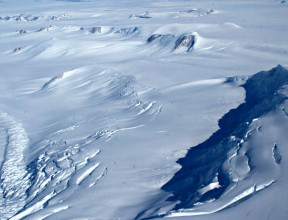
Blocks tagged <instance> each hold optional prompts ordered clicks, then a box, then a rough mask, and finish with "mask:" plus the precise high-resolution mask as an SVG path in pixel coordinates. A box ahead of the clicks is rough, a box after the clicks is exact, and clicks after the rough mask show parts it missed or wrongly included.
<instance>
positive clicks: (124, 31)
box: [114, 27, 139, 36]
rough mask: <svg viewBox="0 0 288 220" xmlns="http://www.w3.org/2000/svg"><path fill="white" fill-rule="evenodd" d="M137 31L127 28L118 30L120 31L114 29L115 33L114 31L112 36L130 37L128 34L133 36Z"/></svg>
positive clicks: (134, 28) (133, 28)
mask: <svg viewBox="0 0 288 220" xmlns="http://www.w3.org/2000/svg"><path fill="white" fill-rule="evenodd" d="M138 30H139V28H138V27H127V28H120V29H118V30H117V29H116V31H114V34H124V35H126V36H127V35H130V34H134V33H136V32H137V31H138Z"/></svg>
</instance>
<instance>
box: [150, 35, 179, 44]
mask: <svg viewBox="0 0 288 220" xmlns="http://www.w3.org/2000/svg"><path fill="white" fill-rule="evenodd" d="M174 38H175V36H174V35H172V34H152V35H151V36H150V37H149V38H148V39H147V43H152V42H156V40H157V41H159V42H160V44H161V45H162V46H165V45H166V44H168V43H169V42H171V41H172V39H174Z"/></svg>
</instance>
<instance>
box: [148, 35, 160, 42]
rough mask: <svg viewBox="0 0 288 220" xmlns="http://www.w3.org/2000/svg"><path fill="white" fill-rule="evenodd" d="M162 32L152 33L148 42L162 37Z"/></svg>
mask: <svg viewBox="0 0 288 220" xmlns="http://www.w3.org/2000/svg"><path fill="white" fill-rule="evenodd" d="M162 36H163V35H162V34H152V35H151V36H150V37H149V38H148V39H147V43H151V42H152V41H154V40H156V39H157V38H159V37H162Z"/></svg>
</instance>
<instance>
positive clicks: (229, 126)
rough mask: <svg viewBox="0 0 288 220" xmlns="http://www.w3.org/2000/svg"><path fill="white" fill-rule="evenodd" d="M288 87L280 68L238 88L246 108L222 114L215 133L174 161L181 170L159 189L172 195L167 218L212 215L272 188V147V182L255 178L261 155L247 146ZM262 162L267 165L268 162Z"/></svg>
mask: <svg viewBox="0 0 288 220" xmlns="http://www.w3.org/2000/svg"><path fill="white" fill-rule="evenodd" d="M287 83H288V70H286V69H284V68H283V67H282V66H280V65H278V66H277V67H275V68H273V69H271V70H270V71H262V72H259V73H257V74H255V75H253V76H252V77H250V78H249V79H248V80H247V81H246V83H245V84H244V85H243V87H244V89H245V90H246V99H245V103H243V104H241V105H239V106H238V107H237V108H236V109H232V110H230V111H229V112H228V113H227V114H225V115H224V116H223V117H222V118H221V119H220V120H219V123H218V124H219V127H220V129H219V130H218V131H217V132H215V133H214V134H213V135H212V136H211V137H210V138H209V139H207V140H206V141H205V142H203V143H201V144H199V145H197V146H194V147H192V148H191V149H190V150H189V151H188V153H187V155H186V156H185V157H184V158H181V159H179V160H178V161H177V163H179V164H180V165H181V166H182V168H181V169H180V170H179V171H178V172H177V173H176V174H175V175H174V177H173V178H172V179H171V180H170V181H168V182H167V183H166V184H165V185H164V186H163V187H162V190H163V191H165V192H168V193H169V194H172V195H173V196H170V197H169V198H168V200H167V201H170V202H171V201H172V202H175V203H176V205H175V206H174V208H173V209H172V210H171V211H172V212H169V213H170V214H169V215H172V216H179V215H201V214H209V213H213V212H216V211H219V210H221V209H224V208H227V207H229V206H231V205H232V204H237V203H239V202H241V201H242V200H243V199H245V198H247V197H248V196H251V195H253V194H254V193H255V192H257V191H260V190H262V189H265V188H266V187H268V186H269V185H271V184H273V183H274V182H275V178H276V177H275V176H274V173H276V171H277V165H279V163H280V162H281V154H280V152H279V150H278V148H277V145H274V146H271V148H270V153H271V160H273V161H274V162H273V163H271V165H270V168H269V170H273V172H270V171H267V172H268V173H269V175H271V176H270V177H265V178H263V177H261V175H258V174H255V173H257V172H261V171H262V172H263V170H261V169H257V165H259V164H261V163H257V161H256V162H255V160H259V158H261V156H259V154H258V156H257V155H256V153H255V152H257V151H259V152H261V150H262V151H263V149H260V150H259V149H254V148H255V146H254V147H253V146H249V144H248V145H247V144H246V143H247V142H248V141H249V139H250V138H251V137H252V136H253V135H255V133H256V132H261V125H258V124H257V119H258V118H259V117H261V116H263V115H264V114H266V113H268V112H270V111H272V110H274V109H275V108H277V107H278V106H279V105H280V104H281V103H282V102H284V101H285V100H286V99H287V96H286V95H285V93H283V92H282V91H281V89H283V86H284V85H286V84H287ZM248 143H249V142H248ZM249 147H250V148H249ZM259 152H258V153H259ZM258 157H259V158H258ZM261 159H263V160H267V157H264V158H261ZM263 163H266V162H264V161H262V164H263ZM267 164H270V162H269V161H267ZM260 166H261V165H260ZM265 172H266V171H265ZM213 203H214V205H212V204H213ZM158 208H159V207H156V208H155V207H153V208H148V209H147V210H145V211H143V212H141V213H140V214H139V215H138V216H137V217H136V219H143V218H147V217H148V218H150V217H151V216H155V215H156V216H157V215H158V216H163V214H161V213H159V212H158Z"/></svg>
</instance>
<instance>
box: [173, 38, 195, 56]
mask: <svg viewBox="0 0 288 220" xmlns="http://www.w3.org/2000/svg"><path fill="white" fill-rule="evenodd" d="M196 40H197V39H196V35H194V34H185V35H182V36H180V37H179V38H178V39H177V40H176V42H175V46H174V50H176V49H178V48H181V47H186V48H187V50H186V52H189V51H190V50H192V49H193V47H194V45H195V43H196Z"/></svg>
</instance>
